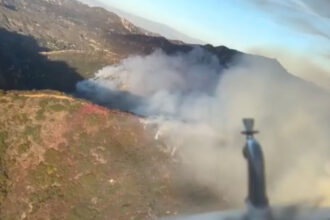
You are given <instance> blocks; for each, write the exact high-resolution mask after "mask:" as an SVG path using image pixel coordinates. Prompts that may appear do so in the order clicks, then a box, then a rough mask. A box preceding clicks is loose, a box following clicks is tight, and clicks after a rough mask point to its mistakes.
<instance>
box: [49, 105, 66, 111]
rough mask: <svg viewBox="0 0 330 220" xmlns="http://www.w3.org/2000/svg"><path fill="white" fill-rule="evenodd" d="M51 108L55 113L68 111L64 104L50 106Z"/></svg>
mask: <svg viewBox="0 0 330 220" xmlns="http://www.w3.org/2000/svg"><path fill="white" fill-rule="evenodd" d="M49 108H50V109H51V110H53V111H55V112H61V111H64V110H65V109H66V108H65V106H64V105H62V104H54V105H51V106H49Z"/></svg>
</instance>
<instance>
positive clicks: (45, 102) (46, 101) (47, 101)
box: [39, 99, 49, 109]
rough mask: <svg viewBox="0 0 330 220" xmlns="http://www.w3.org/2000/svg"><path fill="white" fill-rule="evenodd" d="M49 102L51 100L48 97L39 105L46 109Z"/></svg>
mask: <svg viewBox="0 0 330 220" xmlns="http://www.w3.org/2000/svg"><path fill="white" fill-rule="evenodd" d="M48 104H49V100H47V99H43V100H41V101H40V102H39V106H40V107H41V109H45V108H46V107H47V105H48Z"/></svg>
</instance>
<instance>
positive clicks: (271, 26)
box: [99, 0, 330, 86]
mask: <svg viewBox="0 0 330 220" xmlns="http://www.w3.org/2000/svg"><path fill="white" fill-rule="evenodd" d="M99 1H100V2H103V3H105V4H108V5H110V6H113V7H116V8H118V9H121V10H124V11H127V12H130V13H132V14H135V15H139V16H141V17H144V18H147V19H150V20H152V21H156V22H160V23H164V24H167V25H169V26H171V27H173V28H175V29H177V30H178V31H181V32H183V33H185V34H187V35H190V36H192V37H194V38H197V39H201V40H203V41H205V42H209V43H212V44H214V45H225V46H228V47H231V48H235V49H238V50H241V51H245V52H254V53H258V54H262V55H267V56H272V57H275V58H277V59H279V60H280V61H281V63H282V64H283V65H284V66H286V67H287V68H288V69H289V71H291V72H295V74H297V75H299V74H300V73H296V72H297V70H296V69H297V68H298V67H297V66H296V65H299V63H300V62H304V63H306V62H305V61H307V64H306V65H309V66H308V68H312V69H313V70H311V71H316V72H318V73H317V74H316V75H319V76H320V77H321V79H317V80H319V81H321V82H322V83H324V81H325V80H329V82H328V83H329V86H330V0H99ZM289 55H290V59H287V56H289ZM314 68H316V70H314ZM299 69H300V71H301V72H303V70H304V69H307V68H301V67H299ZM301 69H302V70H301ZM298 72H299V71H298ZM308 74H310V75H311V74H312V73H301V74H300V75H308ZM308 77H309V78H311V76H307V78H308ZM311 80H312V79H311Z"/></svg>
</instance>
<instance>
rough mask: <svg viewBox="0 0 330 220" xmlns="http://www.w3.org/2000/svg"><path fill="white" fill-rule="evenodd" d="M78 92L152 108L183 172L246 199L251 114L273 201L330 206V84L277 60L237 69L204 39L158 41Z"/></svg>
mask: <svg viewBox="0 0 330 220" xmlns="http://www.w3.org/2000/svg"><path fill="white" fill-rule="evenodd" d="M77 92H78V93H79V94H80V95H82V96H85V97H88V98H90V99H93V100H94V101H96V102H98V103H101V104H103V105H107V106H109V107H111V108H119V109H122V110H125V111H130V112H133V113H136V114H137V115H141V116H144V117H145V120H144V123H145V124H146V126H148V125H150V124H151V125H154V126H157V128H158V130H157V132H156V133H155V138H156V139H157V140H159V141H162V142H163V143H164V144H165V145H166V147H167V148H168V149H169V151H170V153H171V154H172V155H173V156H174V157H176V158H180V161H181V164H182V170H183V171H184V172H183V175H182V178H183V179H185V180H187V181H191V180H194V181H197V182H198V183H199V184H201V185H203V186H205V187H207V188H208V189H211V190H212V193H214V194H215V195H217V196H218V197H220V198H222V199H223V200H225V201H226V202H227V203H228V204H230V206H231V207H232V208H234V207H240V206H242V205H243V203H244V199H245V197H246V185H247V183H246V182H247V181H246V179H247V178H246V164H245V163H246V162H245V161H244V159H243V157H242V147H243V145H244V141H245V139H244V137H243V136H242V135H241V134H240V131H241V130H242V129H243V128H242V127H243V126H242V123H241V119H242V118H244V117H253V118H255V119H256V128H257V129H258V130H260V134H258V135H257V139H258V140H259V142H260V143H261V145H262V147H263V149H264V153H265V160H266V172H267V183H268V189H267V190H268V194H269V197H270V201H271V202H272V203H273V204H277V203H281V204H283V203H297V202H299V203H300V202H306V203H309V204H312V203H313V204H315V203H317V204H318V205H330V187H328V186H329V184H330V160H329V155H330V123H329V122H330V99H329V93H327V92H325V91H323V90H321V89H319V88H318V87H315V86H314V85H312V84H310V83H307V82H305V81H302V80H300V79H298V78H296V77H294V76H292V75H290V74H288V73H287V72H286V71H285V70H284V69H283V68H282V67H281V66H280V65H279V64H278V63H277V62H276V61H275V60H270V59H266V58H262V57H257V56H248V55H241V56H238V57H237V58H236V59H235V61H233V62H232V64H231V65H230V67H229V68H223V67H222V66H221V65H220V64H219V62H218V58H217V57H215V56H214V55H212V54H210V53H208V52H206V51H204V50H203V49H201V48H196V49H194V50H192V51H191V52H189V53H185V54H184V53H178V54H175V55H167V54H165V53H164V52H162V51H160V50H158V51H155V52H154V53H152V54H150V55H148V56H133V57H130V58H127V59H125V60H123V61H122V62H121V63H120V64H119V65H115V66H108V67H105V68H103V69H101V70H99V71H98V72H97V73H96V74H95V77H94V78H92V79H88V80H85V81H82V82H80V83H78V84H77Z"/></svg>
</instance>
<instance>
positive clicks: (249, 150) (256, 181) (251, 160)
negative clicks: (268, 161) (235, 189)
mask: <svg viewBox="0 0 330 220" xmlns="http://www.w3.org/2000/svg"><path fill="white" fill-rule="evenodd" d="M243 123H244V127H245V131H243V132H242V134H244V135H246V143H245V146H244V149H243V154H244V157H245V158H246V159H247V162H248V172H249V173H248V175H249V186H248V189H249V192H248V198H247V199H248V202H249V203H250V204H251V205H252V206H253V207H255V208H267V207H268V199H267V195H266V180H265V166H264V158H263V153H262V150H261V147H260V145H259V143H258V142H257V140H256V139H255V138H254V136H253V135H254V134H255V133H258V132H257V131H254V130H253V126H254V120H253V119H243Z"/></svg>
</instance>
